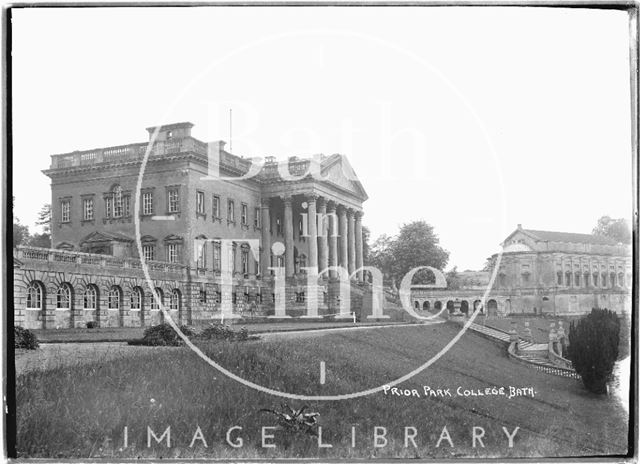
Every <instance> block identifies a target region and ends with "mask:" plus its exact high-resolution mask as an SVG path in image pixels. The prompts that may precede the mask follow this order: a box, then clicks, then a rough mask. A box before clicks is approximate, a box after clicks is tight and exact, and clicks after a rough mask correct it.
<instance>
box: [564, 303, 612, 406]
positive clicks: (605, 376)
mask: <svg viewBox="0 0 640 464" xmlns="http://www.w3.org/2000/svg"><path fill="white" fill-rule="evenodd" d="M619 337H620V321H619V320H618V317H617V315H616V313H615V312H612V311H609V310H608V309H598V308H593V309H592V310H591V314H589V315H587V316H586V317H584V318H582V319H580V320H579V321H578V322H577V323H574V322H572V323H571V326H570V330H569V349H568V352H567V356H568V357H569V359H570V360H571V362H572V363H573V367H574V369H575V370H576V372H578V374H580V376H581V377H582V382H583V383H584V386H585V387H586V388H587V390H589V391H591V392H593V393H599V394H602V393H606V391H607V382H608V381H609V380H611V376H612V373H613V367H614V364H615V362H616V359H617V357H618V342H619Z"/></svg>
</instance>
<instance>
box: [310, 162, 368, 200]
mask: <svg viewBox="0 0 640 464" xmlns="http://www.w3.org/2000/svg"><path fill="white" fill-rule="evenodd" d="M321 172H322V177H323V178H324V181H325V182H328V183H331V184H334V185H336V186H338V187H340V188H341V189H343V190H347V191H349V192H351V193H352V194H353V195H355V196H356V197H358V198H359V199H360V200H361V201H365V200H366V199H367V198H369V197H368V195H367V192H366V191H365V190H364V187H363V186H362V183H361V182H360V180H359V179H358V176H357V175H356V173H355V171H354V169H353V167H352V166H351V163H349V160H348V159H347V157H346V156H343V155H332V156H330V157H329V158H327V159H326V161H325V162H324V163H322V171H321Z"/></svg>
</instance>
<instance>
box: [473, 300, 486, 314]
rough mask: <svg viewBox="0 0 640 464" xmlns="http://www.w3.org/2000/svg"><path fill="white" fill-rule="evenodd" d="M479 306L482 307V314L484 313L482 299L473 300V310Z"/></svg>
mask: <svg viewBox="0 0 640 464" xmlns="http://www.w3.org/2000/svg"><path fill="white" fill-rule="evenodd" d="M478 307H480V314H484V308H483V307H482V301H481V300H475V301H474V302H473V311H474V312H475V311H476V310H477V309H478Z"/></svg>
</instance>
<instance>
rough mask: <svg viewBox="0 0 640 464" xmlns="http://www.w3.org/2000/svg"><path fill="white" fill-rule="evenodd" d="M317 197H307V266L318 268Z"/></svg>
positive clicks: (312, 195) (313, 195)
mask: <svg viewBox="0 0 640 464" xmlns="http://www.w3.org/2000/svg"><path fill="white" fill-rule="evenodd" d="M317 198H318V196H317V195H315V194H311V195H308V196H307V204H308V209H307V212H308V215H307V219H308V223H309V227H308V229H309V237H308V240H309V262H308V263H307V266H309V267H314V268H316V269H317V267H318V217H317V215H316V200H317Z"/></svg>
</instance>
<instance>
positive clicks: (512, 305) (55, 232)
mask: <svg viewBox="0 0 640 464" xmlns="http://www.w3.org/2000/svg"><path fill="white" fill-rule="evenodd" d="M192 127H193V124H191V123H187V122H185V123H178V124H171V125H165V126H160V127H150V128H148V129H147V131H148V132H149V139H150V140H151V139H152V137H153V136H154V134H155V136H156V137H155V140H154V142H153V146H152V149H151V151H150V153H149V155H148V158H147V159H146V163H144V161H145V154H146V152H147V150H148V146H149V142H143V143H134V144H128V145H120V146H116V147H108V148H99V149H93V150H85V151H75V152H72V153H66V154H59V155H53V156H52V157H51V166H50V167H49V169H47V170H45V171H44V173H45V174H46V175H47V176H49V177H50V179H51V205H52V218H51V239H52V248H51V249H44V248H33V247H25V246H18V247H16V248H14V253H13V257H14V260H13V268H14V321H15V324H16V325H19V326H23V327H26V328H31V329H43V328H44V329H55V328H68V327H86V326H87V324H88V323H93V324H94V325H97V326H101V327H119V326H131V327H136V326H149V325H154V324H157V323H160V322H161V321H162V320H163V313H162V311H160V306H161V305H162V306H163V307H164V308H165V309H166V310H167V311H168V312H169V314H170V315H171V317H172V319H173V320H175V321H176V322H178V321H179V323H180V324H198V323H204V322H212V321H214V320H220V319H221V318H223V317H224V318H225V319H226V318H229V319H232V318H240V317H247V316H249V315H251V316H253V317H271V318H274V319H278V318H289V317H294V318H295V317H305V318H307V317H308V318H311V319H314V318H323V319H327V318H337V317H346V318H352V317H353V315H354V314H355V316H357V317H358V318H359V319H362V320H365V319H366V318H367V317H372V316H376V315H372V310H371V306H372V304H371V302H372V299H373V298H374V296H373V293H374V292H373V286H372V284H371V283H369V282H367V281H366V280H368V279H365V275H366V273H364V272H363V271H362V270H361V269H360V268H361V267H362V266H363V265H364V264H365V263H364V262H363V236H362V216H363V203H364V202H365V201H366V200H367V194H366V192H365V190H364V188H363V186H362V184H361V183H360V181H359V180H358V179H357V177H356V176H355V173H354V171H353V169H352V168H351V166H350V165H349V162H348V160H347V158H346V157H345V156H344V155H338V154H336V155H332V156H317V157H314V158H307V159H301V158H297V157H290V158H289V159H288V160H286V161H280V162H278V161H276V159H275V158H273V157H266V158H265V159H264V160H263V163H256V162H255V161H253V162H252V160H249V159H246V158H242V157H239V156H236V155H233V154H231V153H228V152H227V151H225V150H224V146H225V143H224V142H222V141H219V142H211V143H205V142H201V141H199V140H197V139H195V138H193V137H192V136H191V128H192ZM143 163H144V174H143V177H142V181H141V188H140V193H139V195H140V196H139V201H138V202H137V203H138V204H137V208H136V202H135V201H134V197H135V195H136V188H137V183H138V178H139V175H140V172H141V169H142V168H143ZM212 168H215V169H214V172H215V175H214V176H211V172H210V171H211V170H212ZM254 171H255V172H254ZM217 176H220V177H217ZM308 218H317V220H310V219H308ZM135 219H137V220H139V238H140V241H139V242H138V240H137V237H136V225H135V223H136V221H135ZM282 245H284V246H282ZM502 246H503V254H502V257H501V261H500V266H499V269H498V271H497V273H496V278H495V281H494V283H493V287H492V289H491V291H490V293H489V296H488V297H487V299H486V302H485V305H484V306H483V307H481V309H482V310H483V311H485V312H487V313H488V314H489V315H495V316H504V315H507V314H510V313H532V314H533V313H545V314H557V315H560V314H577V313H583V312H586V311H589V310H590V309H591V308H592V307H607V308H609V309H612V310H614V311H617V312H619V313H620V312H629V311H630V307H631V290H630V287H631V282H632V280H631V254H630V247H629V245H623V244H617V243H615V242H613V241H611V240H610V239H607V238H604V237H597V236H593V235H586V234H573V233H562V232H547V231H537V230H528V229H523V228H522V227H520V226H518V228H517V229H516V230H515V231H514V232H513V233H512V234H511V235H509V236H508V237H507V238H506V239H505V241H504V242H503V244H502ZM141 255H142V256H141ZM330 267H331V272H330V273H329V272H328V271H324V270H326V269H328V268H330ZM269 268H272V269H269ZM281 268H284V271H281ZM314 270H317V272H318V273H320V277H319V278H318V279H317V280H316V282H317V292H315V291H314V292H313V293H314V294H312V295H309V294H308V288H309V285H308V278H309V276H310V275H311V276H313V275H314V272H313V271H314ZM339 276H341V277H342V281H343V285H346V286H347V287H348V289H349V291H350V299H349V300H348V301H350V305H346V304H345V303H344V300H341V292H340V279H338V277H339ZM148 279H150V280H151V282H152V286H153V288H151V286H150V284H149V281H148ZM309 280H311V279H310V278H309ZM278 285H280V287H279V288H282V287H283V288H284V290H283V291H275V290H274V288H275V286H278ZM486 288H487V287H486V285H484V286H483V285H478V286H477V287H473V286H471V287H467V288H461V289H457V290H448V289H447V288H446V287H444V288H434V287H433V286H430V287H425V286H414V287H413V288H412V292H411V301H412V304H413V307H414V309H416V310H419V311H420V312H423V311H431V312H433V311H440V310H441V309H442V308H443V306H444V308H445V309H448V310H449V311H456V310H460V311H462V312H465V313H468V312H469V310H470V309H475V308H477V307H478V306H479V305H481V301H482V298H483V296H484V293H485V290H486ZM280 295H283V296H280ZM384 295H385V297H384V303H383V305H382V306H383V309H384V317H388V316H390V317H392V318H394V319H395V318H401V319H407V318H408V317H409V315H408V313H406V312H404V311H401V309H400V306H399V305H398V301H397V298H395V297H394V296H392V295H391V294H389V293H388V292H387V291H386V290H385V292H384ZM276 298H278V299H279V298H284V301H282V300H278V301H276ZM341 301H342V303H341ZM310 303H312V304H310ZM309 307H312V308H313V309H312V310H309V309H308V308H309ZM446 313H447V311H444V314H446ZM377 316H380V314H378V315H377Z"/></svg>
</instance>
